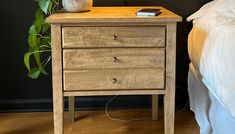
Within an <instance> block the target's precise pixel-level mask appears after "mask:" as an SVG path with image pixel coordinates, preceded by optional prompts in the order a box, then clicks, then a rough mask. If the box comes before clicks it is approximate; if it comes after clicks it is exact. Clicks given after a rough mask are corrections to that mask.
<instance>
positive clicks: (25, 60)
mask: <svg viewBox="0 0 235 134" xmlns="http://www.w3.org/2000/svg"><path fill="white" fill-rule="evenodd" d="M30 55H31V53H30V52H27V53H25V54H24V64H25V66H26V67H27V69H28V70H29V71H30Z"/></svg>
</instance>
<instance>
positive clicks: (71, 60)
mask: <svg viewBox="0 0 235 134" xmlns="http://www.w3.org/2000/svg"><path fill="white" fill-rule="evenodd" d="M63 61H64V62H63V63H64V64H63V65H64V67H63V68H64V69H67V70H71V69H72V70H73V69H98V68H100V69H102V68H106V69H108V68H110V69H111V68H116V69H118V68H120V69H123V68H164V64H165V49H164V48H112V49H111V48H109V49H107V48H106V49H64V50H63Z"/></svg>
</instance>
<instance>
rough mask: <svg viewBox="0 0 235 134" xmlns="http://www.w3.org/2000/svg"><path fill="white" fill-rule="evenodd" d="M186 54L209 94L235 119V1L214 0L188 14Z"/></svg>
mask: <svg viewBox="0 0 235 134" xmlns="http://www.w3.org/2000/svg"><path fill="white" fill-rule="evenodd" d="M187 20H188V21H191V20H193V29H192V31H191V32H190V34H189V39H188V44H189V45H188V51H189V56H190V59H191V61H192V64H193V66H194V67H195V69H196V70H197V72H199V75H200V76H201V79H202V81H203V82H204V84H205V85H206V86H207V87H208V89H209V90H210V91H211V93H212V94H214V95H215V97H217V98H218V100H220V101H221V102H222V103H223V104H224V106H225V107H226V108H227V109H228V110H229V111H230V112H231V114H232V115H233V117H234V118H235V0H214V1H212V2H210V3H208V4H206V5H205V6H203V7H202V8H201V9H200V10H199V11H197V12H196V13H194V14H193V15H191V16H190V17H189V18H188V19H187Z"/></svg>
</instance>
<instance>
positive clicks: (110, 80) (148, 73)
mask: <svg viewBox="0 0 235 134" xmlns="http://www.w3.org/2000/svg"><path fill="white" fill-rule="evenodd" d="M163 88H164V70H163V69H130V70H128V69H122V70H76V71H75V70H74V71H71V70H70V71H69V70H65V71H64V90H65V91H76V90H77V91H78V90H81V91H82V90H127V89H129V90H138V89H163Z"/></svg>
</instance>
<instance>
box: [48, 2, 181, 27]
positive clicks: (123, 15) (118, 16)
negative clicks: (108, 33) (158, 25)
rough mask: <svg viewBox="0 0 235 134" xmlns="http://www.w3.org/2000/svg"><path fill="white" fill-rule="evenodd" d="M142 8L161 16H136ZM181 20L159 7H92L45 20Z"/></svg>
mask: <svg viewBox="0 0 235 134" xmlns="http://www.w3.org/2000/svg"><path fill="white" fill-rule="evenodd" d="M142 8H159V9H161V12H162V13H161V14H160V15H158V16H154V17H140V16H136V14H135V13H136V12H137V11H139V10H140V9H142ZM180 21H182V18H181V17H180V16H178V15H176V14H175V13H173V12H171V11H169V10H167V9H165V8H163V7H161V6H139V7H93V8H92V9H91V11H89V12H81V13H69V12H64V11H63V10H61V11H60V12H58V13H54V14H52V15H51V16H49V17H48V18H47V22H48V23H63V24H66V23H68V24H69V23H70V24H71V23H84V22H180Z"/></svg>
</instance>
